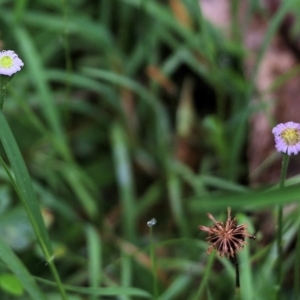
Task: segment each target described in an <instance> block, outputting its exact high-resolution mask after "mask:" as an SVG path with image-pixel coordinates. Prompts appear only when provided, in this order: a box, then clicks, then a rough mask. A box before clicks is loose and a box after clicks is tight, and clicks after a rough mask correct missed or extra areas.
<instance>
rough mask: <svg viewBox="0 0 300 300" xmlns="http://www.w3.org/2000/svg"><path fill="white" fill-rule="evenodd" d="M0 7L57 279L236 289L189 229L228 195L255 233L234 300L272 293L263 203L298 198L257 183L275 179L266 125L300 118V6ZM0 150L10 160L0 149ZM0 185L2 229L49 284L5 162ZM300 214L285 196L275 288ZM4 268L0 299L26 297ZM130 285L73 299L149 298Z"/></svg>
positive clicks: (17, 127)
mask: <svg viewBox="0 0 300 300" xmlns="http://www.w3.org/2000/svg"><path fill="white" fill-rule="evenodd" d="M0 4H1V9H0V49H1V50H13V51H15V52H16V53H17V54H18V55H19V57H20V58H21V59H22V60H23V61H24V64H25V66H24V68H23V69H22V71H21V72H19V73H18V74H16V75H15V76H14V78H13V80H12V81H11V82H10V84H9V90H8V97H7V100H6V102H5V104H4V110H3V111H4V114H5V116H6V117H7V119H8V122H9V124H10V126H11V128H12V130H13V133H14V135H15V138H16V140H17V142H18V145H19V147H20V149H21V152H22V155H23V157H24V159H25V162H26V165H27V167H28V169H29V172H30V175H31V178H32V182H33V184H34V188H35V191H36V193H37V195H38V199H39V201H40V205H41V208H42V213H43V217H44V220H45V223H46V225H47V228H48V231H49V235H50V238H51V241H52V244H53V247H54V250H55V262H56V265H57V268H58V272H59V274H60V276H61V279H62V281H63V282H64V283H65V284H69V285H73V286H80V287H112V288H116V287H132V288H138V289H139V290H141V291H145V292H147V293H149V294H150V295H153V294H154V295H156V296H155V297H154V296H149V297H148V298H150V299H152V298H153V299H159V300H168V299H189V300H198V299H232V298H233V295H234V269H233V266H232V265H231V263H230V262H229V261H228V260H227V259H220V258H218V257H216V256H214V255H211V256H207V254H206V249H207V245H206V243H205V237H206V236H205V233H203V232H199V230H198V226H199V225H200V224H201V225H206V226H210V225H212V224H211V221H210V220H209V219H208V218H207V215H206V214H207V213H208V212H210V213H213V214H214V216H215V218H216V219H217V220H220V221H221V220H222V221H225V220H226V209H227V206H231V207H232V210H233V215H234V216H237V217H238V221H239V222H241V223H244V222H247V223H248V225H249V232H250V233H251V234H255V235H256V236H257V239H256V241H252V240H251V241H249V242H248V244H249V245H247V246H246V249H245V250H244V251H243V252H241V254H240V265H241V285H242V295H243V299H249V300H250V299H275V298H274V295H275V291H276V286H275V285H276V278H275V274H274V269H273V267H274V260H275V259H276V255H275V254H276V253H275V245H274V240H275V239H274V236H275V227H276V224H275V222H274V220H276V218H275V210H274V209H275V207H276V206H275V204H276V203H278V201H279V202H281V203H284V204H285V203H287V202H291V201H292V200H299V199H297V197H295V193H294V192H293V193H292V192H289V189H287V191H286V192H285V193H283V192H277V191H275V192H273V193H272V191H271V194H270V195H271V196H270V195H269V194H267V193H265V192H263V191H265V190H268V189H269V188H270V187H271V186H273V185H274V184H276V183H277V182H278V181H279V177H280V165H281V155H280V154H278V153H276V152H275V148H274V141H273V136H272V133H271V129H272V127H273V126H275V125H276V124H277V123H280V122H287V121H295V122H300V115H299V109H300V102H299V99H298V97H299V93H300V77H299V73H300V67H299V58H300V42H299V41H300V40H299V38H300V35H299V32H300V31H299V30H300V28H299V26H300V23H299V20H300V18H299V16H300V6H299V4H297V1H296V0H285V1H279V0H278V1H277V0H264V1H263V0H261V1H259V0H251V1H246V0H245V1H244V0H242V1H241V0H232V1H229V0H201V1H198V0H98V1H94V0H93V1H92V0H85V1H83V0H71V1H66V0H63V1H50V0H43V1H41V0H31V1H30V0H18V1H10V0H0ZM1 156H2V157H3V159H4V160H5V161H7V160H6V156H5V153H4V151H3V149H2V148H1ZM299 162H300V161H299V158H297V157H296V158H292V160H291V164H290V168H289V176H293V177H292V179H291V180H290V181H288V183H290V184H298V183H299V181H300V178H299V177H298V176H297V174H298V173H299ZM0 180H1V185H0V199H1V201H0V234H1V235H2V236H3V237H4V238H5V240H6V241H7V242H8V243H9V245H10V246H11V247H12V248H13V249H14V250H15V251H16V253H17V254H18V256H19V257H20V258H21V260H22V261H23V263H24V264H25V265H26V266H27V268H28V269H29V270H30V272H31V274H32V275H34V276H37V277H41V278H45V279H49V280H52V277H51V273H50V271H49V268H48V266H47V264H46V263H45V261H44V260H43V256H42V255H41V252H40V250H39V248H38V246H37V242H36V239H35V236H34V233H33V231H32V229H31V226H30V223H29V222H28V219H27V216H26V213H25V211H24V209H23V207H22V205H21V203H20V201H19V199H18V197H17V195H16V193H15V191H14V189H13V187H12V185H11V183H10V180H9V179H8V178H7V175H6V173H5V172H4V170H2V169H0ZM299 212H300V211H299V206H298V205H297V204H289V205H287V206H286V211H285V223H284V224H285V227H284V230H285V231H284V241H285V246H284V251H285V259H286V262H285V264H284V272H285V280H284V295H285V298H283V299H291V298H290V295H291V294H290V293H291V291H292V288H293V282H294V280H295V278H294V275H293V266H294V257H295V235H296V232H297V230H298V225H299V223H300V217H299V215H300V214H299ZM152 218H155V219H156V220H157V224H156V225H155V226H153V227H152V228H151V229H152V235H151V236H150V231H149V227H148V226H147V222H148V221H149V220H150V219H152ZM151 245H153V246H154V248H155V251H154V254H155V260H156V270H155V271H154V273H155V274H156V275H155V280H153V276H152V274H153V267H152V263H151V256H150V248H151ZM7 272H8V271H7V269H6V266H5V264H2V265H0V297H1V299H4V300H5V299H29V298H28V296H26V293H25V292H24V293H23V292H20V293H19V294H17V293H16V290H15V289H10V288H7V286H6V285H7V284H5V282H6V281H5V280H6V277H5V276H7ZM1 274H2V275H1ZM3 278H4V279H3ZM3 281H4V284H2V283H1V282H3ZM153 282H154V284H153ZM8 285H9V284H8ZM39 285H40V286H41V288H42V289H43V291H44V292H45V295H47V297H48V298H49V299H53V300H55V299H60V297H59V295H58V294H57V291H56V289H55V287H52V286H49V285H47V284H45V283H43V282H41V283H39ZM129 294H130V293H129ZM133 294H134V293H132V294H130V295H124V294H122V293H119V295H113V296H108V295H106V296H105V295H102V296H101V295H100V296H99V295H98V296H97V295H93V294H92V295H86V294H84V293H82V294H81V293H80V292H73V293H71V292H70V299H75V300H78V299H91V300H95V299H122V300H123V299H126V300H127V299H143V298H145V297H146V298H147V296H142V295H137V296H134V295H133Z"/></svg>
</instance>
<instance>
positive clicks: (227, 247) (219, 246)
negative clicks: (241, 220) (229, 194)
mask: <svg viewBox="0 0 300 300" xmlns="http://www.w3.org/2000/svg"><path fill="white" fill-rule="evenodd" d="M227 212H228V215H227V221H226V223H225V224H224V223H223V222H218V221H216V220H215V218H214V217H213V216H212V215H211V214H207V216H208V218H209V219H211V220H212V221H213V222H214V225H212V226H210V227H206V226H202V225H201V226H199V229H200V230H202V231H205V232H207V233H208V237H207V238H206V241H207V243H208V244H209V245H210V246H209V248H208V249H207V254H210V253H211V252H212V251H213V249H215V250H216V251H217V252H218V254H219V255H220V256H221V257H224V256H226V257H228V258H229V257H234V256H235V255H236V253H237V252H238V251H240V250H241V249H243V248H244V245H246V244H247V243H246V242H245V238H246V237H248V238H251V239H255V236H253V235H251V234H249V233H248V232H247V226H248V225H247V224H241V225H237V222H236V218H234V219H232V218H231V209H230V207H228V208H227Z"/></svg>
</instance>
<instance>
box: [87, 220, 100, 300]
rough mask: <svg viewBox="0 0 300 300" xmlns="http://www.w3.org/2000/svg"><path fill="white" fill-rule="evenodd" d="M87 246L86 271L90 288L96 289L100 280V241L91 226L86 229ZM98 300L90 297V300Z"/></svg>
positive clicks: (93, 296)
mask: <svg viewBox="0 0 300 300" xmlns="http://www.w3.org/2000/svg"><path fill="white" fill-rule="evenodd" d="M86 235H87V241H88V243H87V245H88V259H89V260H88V271H89V282H90V287H93V288H97V287H98V286H99V284H100V280H101V240H100V237H99V234H98V233H97V231H96V229H95V228H94V227H92V226H87V227H86ZM97 299H100V298H99V297H97V296H96V295H91V297H90V300H97Z"/></svg>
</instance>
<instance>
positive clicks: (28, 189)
mask: <svg viewBox="0 0 300 300" xmlns="http://www.w3.org/2000/svg"><path fill="white" fill-rule="evenodd" d="M0 127H1V130H0V139H1V142H2V144H3V147H4V149H5V152H6V155H7V157H8V159H9V162H10V164H11V167H12V170H13V172H14V175H15V181H16V184H17V186H18V189H19V191H20V195H21V196H22V198H21V200H22V202H23V205H24V207H25V209H26V212H27V214H28V217H29V220H30V222H31V224H32V227H33V229H34V231H35V233H36V236H37V238H38V240H39V242H40V244H41V247H42V249H43V252H44V253H45V256H46V259H50V257H51V256H52V254H53V252H52V247H51V244H50V239H49V236H48V233H47V230H46V227H45V224H44V221H43V218H42V214H41V210H40V207H39V204H38V201H37V199H36V195H35V192H34V190H33V187H32V183H31V180H30V177H29V174H28V171H27V168H26V166H25V163H24V161H23V158H22V155H21V153H20V150H19V148H18V145H17V143H16V140H15V138H14V136H13V134H12V132H11V130H10V128H9V125H8V123H7V122H6V120H5V117H4V115H3V113H2V112H1V111H0Z"/></svg>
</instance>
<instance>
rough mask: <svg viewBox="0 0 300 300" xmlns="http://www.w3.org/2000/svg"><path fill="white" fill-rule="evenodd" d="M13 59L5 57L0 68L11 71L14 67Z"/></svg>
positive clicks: (0, 60)
mask: <svg viewBox="0 0 300 300" xmlns="http://www.w3.org/2000/svg"><path fill="white" fill-rule="evenodd" d="M13 62H14V61H13V59H12V58H11V57H10V56H3V57H2V58H1V59H0V67H1V68H6V69H9V68H11V66H12V65H13Z"/></svg>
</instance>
